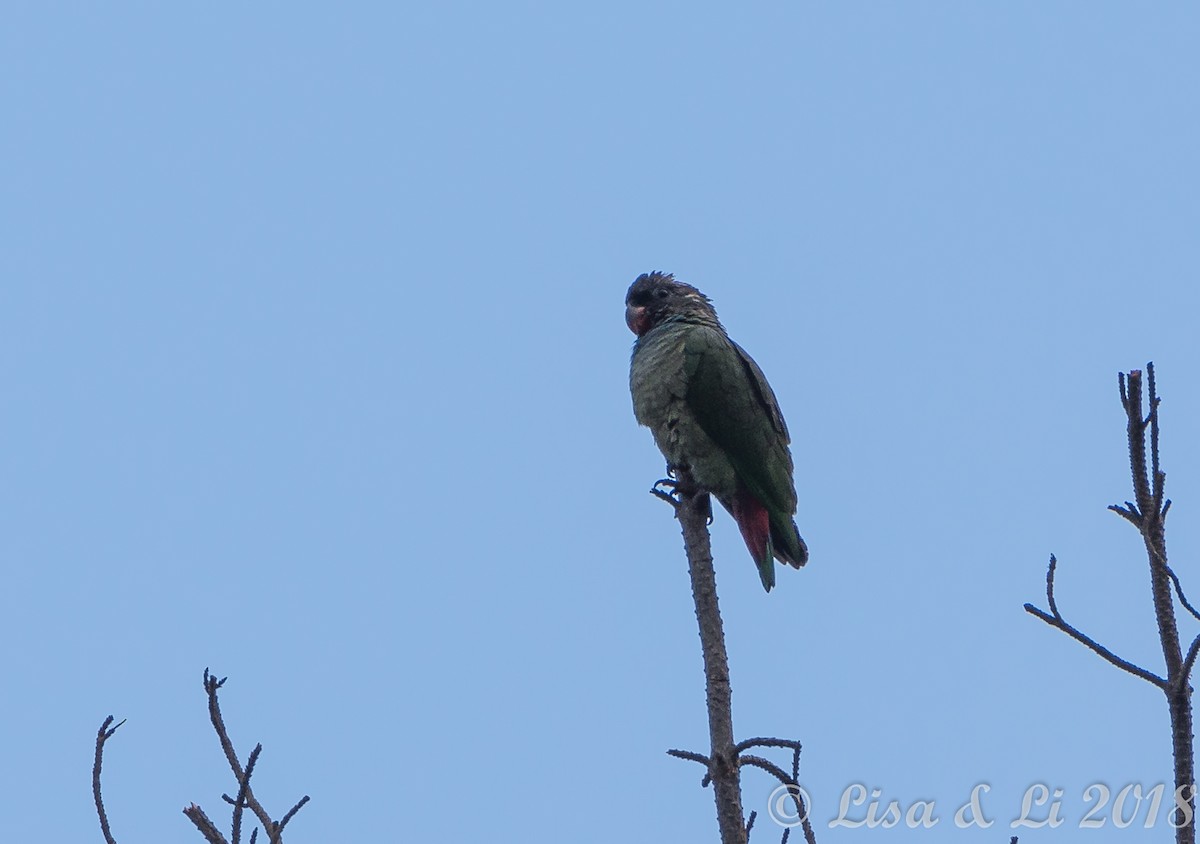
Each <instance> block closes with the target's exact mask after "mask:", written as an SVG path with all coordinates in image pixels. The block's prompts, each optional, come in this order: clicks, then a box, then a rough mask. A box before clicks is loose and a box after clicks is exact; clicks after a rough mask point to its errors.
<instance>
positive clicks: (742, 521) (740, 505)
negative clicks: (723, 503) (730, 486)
mask: <svg viewBox="0 0 1200 844" xmlns="http://www.w3.org/2000/svg"><path fill="white" fill-rule="evenodd" d="M733 518H734V520H735V521H736V522H737V523H738V528H740V529H741V531H742V539H744V540H746V547H747V548H749V549H750V556H752V557H754V562H755V564H757V565H760V566H761V565H762V564H763V562H764V561H765V562H768V563H769V562H770V561H771V552H770V545H769V543H770V541H771V517H770V515H768V513H767V508H766V507H764V506H763V505H762V502H760V501H759V500H758V499H757V498H755V497H754V496H753V495H751V494H750V493H748V492H747V491H746V490H741V491H740V492H739V493H738V495H737V498H735V499H734V500H733Z"/></svg>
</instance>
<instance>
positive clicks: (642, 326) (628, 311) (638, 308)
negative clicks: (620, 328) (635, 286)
mask: <svg viewBox="0 0 1200 844" xmlns="http://www.w3.org/2000/svg"><path fill="white" fill-rule="evenodd" d="M625 324H626V325H628V326H629V330H630V331H632V332H633V333H634V334H636V335H637V336H639V337H641V336H642V335H643V334H645V333H646V332H647V331H649V330H650V317H649V316H647V314H646V307H645V306H644V305H626V306H625Z"/></svg>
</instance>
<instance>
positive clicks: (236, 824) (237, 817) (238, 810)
mask: <svg viewBox="0 0 1200 844" xmlns="http://www.w3.org/2000/svg"><path fill="white" fill-rule="evenodd" d="M261 753H262V743H261V742H259V743H258V744H256V745H254V749H253V750H251V751H250V758H249V759H247V760H246V773H245V774H244V775H243V776H242V782H241V784H240V785H239V786H238V795H237V800H235V801H234V804H233V844H240V843H241V840H242V809H244V808H245V806H246V794H247V792H249V790H250V777H252V776H253V775H254V766H255V765H257V764H258V757H259V754H261Z"/></svg>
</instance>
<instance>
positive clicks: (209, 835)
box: [183, 803, 228, 844]
mask: <svg viewBox="0 0 1200 844" xmlns="http://www.w3.org/2000/svg"><path fill="white" fill-rule="evenodd" d="M183 813H184V814H185V815H187V816H188V820H190V821H191V822H192V823H193V824H195V825H196V829H198V830H200V834H201V835H203V836H204V837H205V839H206V840H207V841H208V844H228V842H227V841H226V840H225V836H224V835H222V834H221V830H219V829H217V826H216V824H214V823H213V822H212V821H211V820H209V818H208V815H206V814H204V810H203V809H201V808H200V807H199V806H197V805H196V804H195V803H193V804H191V805H190V806H185V807H184V810H183Z"/></svg>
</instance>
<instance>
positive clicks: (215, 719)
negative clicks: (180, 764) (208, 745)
mask: <svg viewBox="0 0 1200 844" xmlns="http://www.w3.org/2000/svg"><path fill="white" fill-rule="evenodd" d="M228 679H229V678H228V677H222V678H221V679H220V680H218V679H217V678H216V677H215V676H214V675H212V674H209V671H208V669H207V668H205V669H204V691H205V692H206V693H207V694H208V716H209V719H210V720H211V721H212V725H213V729H214V730H215V731H216V733H217V739H218V740H219V741H220V742H221V749H222V750H223V751H225V758H226V760H228V762H229V767H230V768H232V769H233V776H234V778H235V779H236V780H237V781H238V782H239V783H240V782H242V781H243V779H244V777H245V772H244V771H243V769H242V765H241V763H240V762H239V761H238V758H237V753H236V751H234V749H233V742H232V741H231V740H230V738H229V731H228V730H227V729H226V728H225V719H224V718H223V717H222V716H221V704H220V701H219V700H218V699H217V692H218V690H219V689H220V688H221V687H222V686H224V685H225V681H226V680H228ZM245 797H246V800H245V802H246V805H247V806H248V807H249V808H250V811H252V812H254V815H255V817H257V818H258V822H259V823H260V824H262V827H263V830H264V831H265V832H266V833H267V837H268V838H270V840H271V844H278V836H277V835H275V834H272V831H271V826H272V825H271V816H270V815H269V814H268V813H267V810H266V809H264V808H263V807H262V804H261V803H259V802H258V799H257V798H256V797H255V796H254V792H253V791H252V790H251V789H250V787H249V785H247V786H246V795H245Z"/></svg>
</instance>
